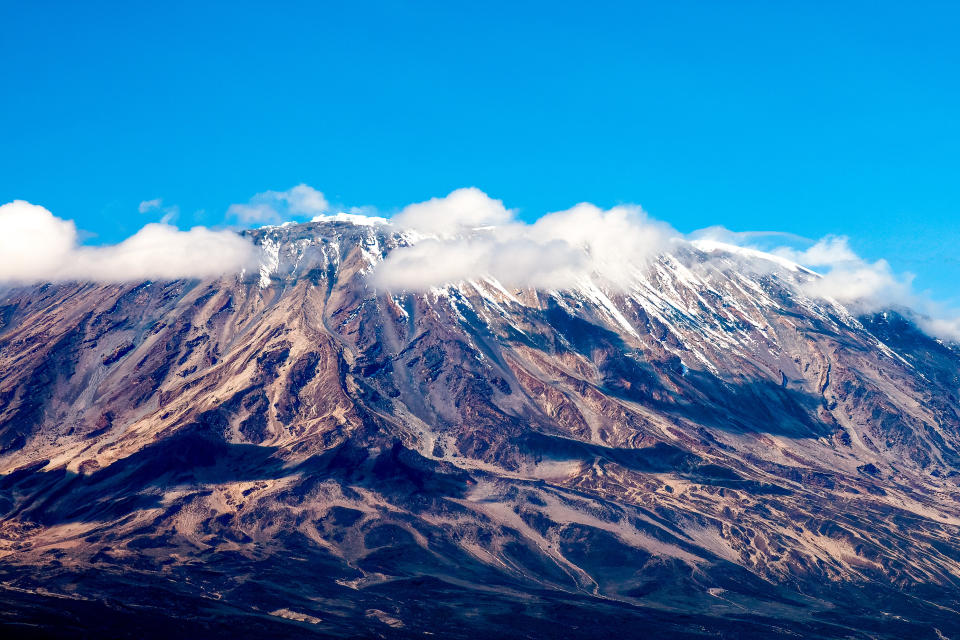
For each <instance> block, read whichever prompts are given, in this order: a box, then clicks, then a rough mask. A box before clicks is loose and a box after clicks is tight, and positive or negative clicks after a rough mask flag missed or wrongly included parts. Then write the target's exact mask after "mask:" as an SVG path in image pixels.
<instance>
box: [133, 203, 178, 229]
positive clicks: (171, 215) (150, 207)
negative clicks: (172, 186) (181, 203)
mask: <svg viewBox="0 0 960 640" xmlns="http://www.w3.org/2000/svg"><path fill="white" fill-rule="evenodd" d="M137 211H139V212H140V213H152V212H159V213H161V214H162V215H161V218H160V222H162V223H163V224H170V223H172V222H173V221H174V220H176V219H177V217H178V216H179V215H180V207H178V206H177V205H175V204H173V205H170V206H167V207H165V206H163V198H154V199H153V200H144V201H143V202H141V203H140V206H138V207H137Z"/></svg>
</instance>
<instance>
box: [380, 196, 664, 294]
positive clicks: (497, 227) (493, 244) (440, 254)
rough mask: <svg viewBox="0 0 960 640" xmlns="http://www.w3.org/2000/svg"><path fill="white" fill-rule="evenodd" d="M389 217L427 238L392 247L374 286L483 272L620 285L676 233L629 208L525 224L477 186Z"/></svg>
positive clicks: (429, 282)
mask: <svg viewBox="0 0 960 640" xmlns="http://www.w3.org/2000/svg"><path fill="white" fill-rule="evenodd" d="M391 221H392V223H393V224H394V225H397V226H399V227H401V228H405V229H411V230H414V231H416V232H417V233H418V234H419V235H421V236H426V239H422V240H420V241H419V242H417V243H415V244H414V245H412V246H410V247H403V248H400V249H395V250H394V251H392V252H391V253H390V254H389V255H388V256H387V258H386V259H385V260H384V262H383V263H382V264H381V265H380V266H378V268H377V271H376V273H375V275H374V283H375V284H376V285H377V286H381V287H385V288H390V289H405V290H409V291H416V290H423V289H428V288H430V287H433V286H439V285H443V284H448V283H451V282H458V281H461V280H468V279H471V278H477V277H482V276H492V277H494V278H496V279H497V280H499V281H500V282H501V283H503V284H504V285H506V286H511V287H526V286H532V287H541V288H564V287H569V286H573V285H575V284H577V282H578V281H580V280H581V279H583V278H587V277H593V276H596V277H599V278H602V279H603V280H605V281H606V282H607V283H608V284H610V285H612V286H623V287H626V286H629V283H630V274H631V271H632V270H633V269H635V268H636V267H637V266H639V265H642V264H643V263H644V262H646V261H647V260H649V259H650V258H651V257H653V256H655V255H657V254H658V253H659V252H661V251H663V250H664V249H665V248H666V247H667V245H668V244H669V242H670V240H671V238H674V237H676V235H677V234H676V232H674V231H673V230H672V229H670V227H669V226H667V225H665V224H663V223H659V222H655V221H652V220H650V219H649V218H648V217H647V216H646V214H645V213H644V212H643V211H642V210H641V209H640V208H639V207H635V206H620V207H614V208H613V209H610V210H606V211H605V210H602V209H600V208H599V207H596V206H594V205H592V204H586V203H584V204H579V205H577V206H575V207H573V208H572V209H569V210H567V211H560V212H556V213H549V214H547V215H545V216H543V217H541V218H540V219H539V220H537V221H536V222H535V223H533V224H527V223H524V222H522V221H520V220H518V219H517V218H516V217H515V213H514V212H513V211H511V210H508V209H507V208H505V207H504V206H503V203H502V202H501V201H499V200H494V199H492V198H490V197H489V196H487V195H486V194H485V193H483V192H482V191H480V190H479V189H476V188H470V189H458V190H457V191H454V192H453V193H451V194H450V195H448V196H446V197H444V198H434V199H432V200H428V201H427V202H422V203H418V204H413V205H410V206H408V207H406V208H405V209H403V210H402V211H401V212H400V213H399V214H398V215H396V216H394V217H393V218H392V220H391Z"/></svg>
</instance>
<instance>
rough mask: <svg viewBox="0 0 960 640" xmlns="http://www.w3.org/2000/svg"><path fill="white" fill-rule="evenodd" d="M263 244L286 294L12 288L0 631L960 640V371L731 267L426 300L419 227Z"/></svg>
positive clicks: (0, 344)
mask: <svg viewBox="0 0 960 640" xmlns="http://www.w3.org/2000/svg"><path fill="white" fill-rule="evenodd" d="M249 234H250V236H251V237H252V238H253V239H254V240H255V242H256V243H257V244H258V245H259V246H260V247H262V249H263V251H264V258H263V262H262V265H261V268H260V270H259V272H258V273H250V272H247V273H244V274H241V275H239V276H230V277H225V278H222V279H219V280H212V281H175V282H144V283H137V284H128V285H105V284H91V283H70V284H48V285H43V286H35V287H19V288H8V289H6V290H3V291H0V473H2V474H3V475H2V476H0V582H2V585H0V603H3V604H2V605H0V624H3V623H6V624H9V625H13V626H10V627H9V628H10V629H13V630H18V631H19V632H22V633H24V634H27V633H34V634H37V635H38V636H42V635H43V634H49V635H60V634H62V635H69V634H74V635H75V634H76V633H78V632H79V630H81V629H90V628H95V629H97V630H99V631H100V632H104V633H118V632H119V631H123V632H125V633H126V632H129V633H131V636H132V637H147V636H149V637H153V636H158V637H160V636H163V637H170V636H171V635H172V636H173V637H176V636H177V635H186V636H191V635H196V634H198V633H200V631H201V630H202V631H203V633H205V634H207V635H213V636H217V635H218V634H222V635H224V636H225V637H226V636H230V637H270V636H271V635H282V636H284V637H306V638H314V637H328V636H329V637H388V638H392V637H422V636H423V635H424V634H425V633H427V632H430V633H433V634H435V635H436V636H440V637H445V638H468V637H470V638H475V637H530V638H534V637H562V638H567V637H569V638H579V637H584V638H588V637H596V636H599V635H606V634H609V633H616V634H620V635H622V636H624V637H677V638H686V637H718V636H720V637H779V636H783V637H803V638H835V637H850V638H902V637H913V638H942V637H952V636H960V502H958V499H957V496H958V495H960V493H958V484H960V475H958V472H960V399H958V395H957V394H958V390H960V351H958V350H957V349H956V348H955V347H953V346H951V345H947V344H943V343H941V342H939V341H937V340H934V339H932V338H929V337H928V336H926V335H925V334H923V333H922V332H920V331H919V330H918V329H917V328H916V327H915V326H914V325H913V324H912V323H911V322H910V321H909V320H907V319H906V318H905V317H903V316H902V315H900V314H898V313H896V312H894V311H890V312H887V313H881V314H876V315H871V316H867V317H855V316H854V315H852V314H851V313H850V312H849V311H848V310H847V309H845V308H844V307H842V306H840V305H839V304H835V303H832V302H829V301H824V300H818V299H813V298H810V297H807V296H806V295H804V294H803V293H802V290H803V288H802V286H800V285H802V284H803V283H804V282H808V281H810V280H811V279H815V278H817V277H818V276H817V275H816V274H814V273H812V272H810V271H807V270H806V269H804V268H802V267H799V266H797V265H794V264H792V263H789V262H786V261H784V260H781V259H778V258H775V257H773V256H769V255H766V254H759V253H757V252H752V251H749V250H746V249H741V248H737V247H732V246H727V245H722V244H718V243H709V242H700V243H682V244H678V245H677V246H676V247H675V248H674V249H673V250H671V251H670V252H669V253H668V254H665V255H663V256H661V257H660V258H659V259H658V260H657V261H655V262H654V263H652V264H651V265H649V267H648V268H645V269H638V270H637V271H636V273H635V274H633V280H632V282H633V286H632V287H631V288H630V289H629V290H627V291H622V290H618V289H616V288H613V287H608V286H606V285H605V284H604V283H603V281H601V280H599V279H596V280H587V279H584V280H583V282H582V284H581V285H580V286H577V287H574V288H570V289H568V290H563V291H547V290H534V289H513V288H509V289H508V288H505V287H504V286H503V285H501V284H500V283H498V282H497V281H495V280H493V279H478V280H472V281H468V282H462V283H458V284H456V285H450V286H446V287H440V288H434V289H432V290H430V291H428V292H426V293H417V294H413V293H390V292H385V291H378V290H377V289H376V288H375V287H374V286H373V285H372V284H371V282H370V279H369V275H370V274H371V273H372V271H373V270H374V269H375V268H376V265H377V264H378V263H379V262H380V261H381V260H382V259H383V257H384V256H385V255H386V254H387V253H388V252H389V251H391V250H393V249H395V248H396V247H398V246H401V245H405V244H407V243H408V242H410V241H411V238H410V237H409V236H407V235H405V234H403V233H400V232H397V231H395V230H394V229H393V228H392V227H391V226H390V225H387V224H380V223H373V224H357V223H354V222H351V221H349V220H343V221H327V222H315V223H308V224H300V225H285V226H281V227H269V228H265V229H261V230H257V231H253V232H249ZM131 630H133V631H131ZM91 637H99V635H98V633H94V634H93V635H92V636H91Z"/></svg>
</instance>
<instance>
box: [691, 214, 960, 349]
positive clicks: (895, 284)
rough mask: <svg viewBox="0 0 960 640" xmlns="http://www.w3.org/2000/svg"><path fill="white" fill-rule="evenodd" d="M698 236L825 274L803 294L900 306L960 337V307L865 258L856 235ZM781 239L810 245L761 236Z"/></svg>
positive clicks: (867, 309) (934, 329)
mask: <svg viewBox="0 0 960 640" xmlns="http://www.w3.org/2000/svg"><path fill="white" fill-rule="evenodd" d="M692 235H693V236H695V237H696V238H697V239H704V238H706V239H711V240H716V241H720V242H726V243H729V244H733V245H736V246H738V247H742V248H746V249H751V250H753V251H758V252H764V253H769V254H772V255H773V256H776V257H779V258H783V259H785V260H789V261H791V262H794V263H796V264H799V265H802V266H804V267H809V268H811V269H813V270H815V271H816V272H817V273H818V274H819V277H816V278H813V279H811V280H809V281H808V282H806V283H804V284H803V285H802V286H801V287H800V291H801V293H803V294H805V295H808V296H810V297H812V298H819V299H825V300H831V301H834V302H837V303H839V304H841V305H843V306H844V307H846V308H847V309H849V310H850V311H851V312H853V313H856V314H867V313H876V312H879V311H886V310H896V311H899V312H901V313H904V314H905V315H907V316H909V317H910V318H911V319H912V320H913V321H914V322H916V323H917V325H918V326H919V327H920V328H921V329H923V330H924V331H926V332H927V333H929V334H930V335H932V336H935V337H938V338H943V339H945V340H951V341H960V310H958V309H951V308H949V307H947V306H946V305H944V304H941V303H938V302H937V301H935V300H933V299H932V298H931V297H930V296H929V295H928V294H926V293H920V292H917V291H915V290H914V287H913V279H914V276H913V274H910V273H900V274H898V273H896V272H895V271H894V270H893V268H892V267H891V266H890V264H889V263H888V262H887V261H886V260H883V259H880V260H876V261H874V262H870V261H868V260H866V259H864V258H863V257H861V256H860V255H858V254H857V253H856V252H855V251H854V250H853V249H852V248H851V247H850V239H849V238H848V237H846V236H835V235H828V236H826V237H824V238H821V239H820V240H817V241H816V242H811V241H805V239H803V238H799V237H797V236H792V235H791V234H781V233H777V232H772V233H771V232H747V233H735V232H731V231H728V230H727V229H724V228H722V227H711V228H709V229H703V230H701V231H698V232H695V233H694V234H692ZM778 238H779V239H790V240H794V241H798V240H799V241H801V242H804V241H805V244H807V245H809V246H808V247H807V248H806V249H797V248H794V247H789V246H776V247H774V248H767V247H764V246H761V245H759V244H757V241H758V240H764V241H766V242H767V243H768V244H769V242H770V241H771V240H776V239H778Z"/></svg>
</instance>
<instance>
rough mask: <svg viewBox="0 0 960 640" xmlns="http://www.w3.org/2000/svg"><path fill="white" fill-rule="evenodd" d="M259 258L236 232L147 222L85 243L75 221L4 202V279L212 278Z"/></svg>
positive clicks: (0, 210) (0, 227)
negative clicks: (111, 239) (99, 242)
mask: <svg viewBox="0 0 960 640" xmlns="http://www.w3.org/2000/svg"><path fill="white" fill-rule="evenodd" d="M145 204H147V205H152V203H149V202H148V203H145ZM159 205H160V203H159V202H157V203H156V206H159ZM152 208H154V207H153V206H149V207H148V208H147V210H148V211H149V210H150V209H152ZM256 256H257V251H256V248H255V247H254V246H253V244H252V243H251V242H250V241H249V240H248V239H246V238H243V237H242V236H240V235H238V234H236V233H234V232H232V231H213V230H211V229H207V228H204V227H194V228H193V229H190V230H189V231H180V230H179V229H177V228H176V227H173V226H171V225H169V224H165V223H151V224H148V225H146V226H144V227H143V228H142V229H140V231H138V232H137V233H136V234H134V235H133V236H131V237H129V238H127V239H126V240H124V241H123V242H120V243H119V244H115V245H107V246H97V247H86V246H81V245H79V244H78V242H77V229H76V226H75V225H74V223H73V222H72V221H70V220H63V219H61V218H58V217H56V216H55V215H53V214H52V213H51V212H50V211H48V210H47V209H45V208H43V207H41V206H38V205H34V204H30V203H29V202H26V201H23V200H15V201H13V202H10V203H7V204H4V205H2V206H0V282H4V283H14V284H29V283H34V282H56V281H69V280H92V281H98V282H126V281H139V280H173V279H179V278H209V277H216V276H220V275H223V274H225V273H231V272H238V271H240V270H241V269H243V268H245V267H248V266H251V265H252V264H254V263H255V262H256Z"/></svg>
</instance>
